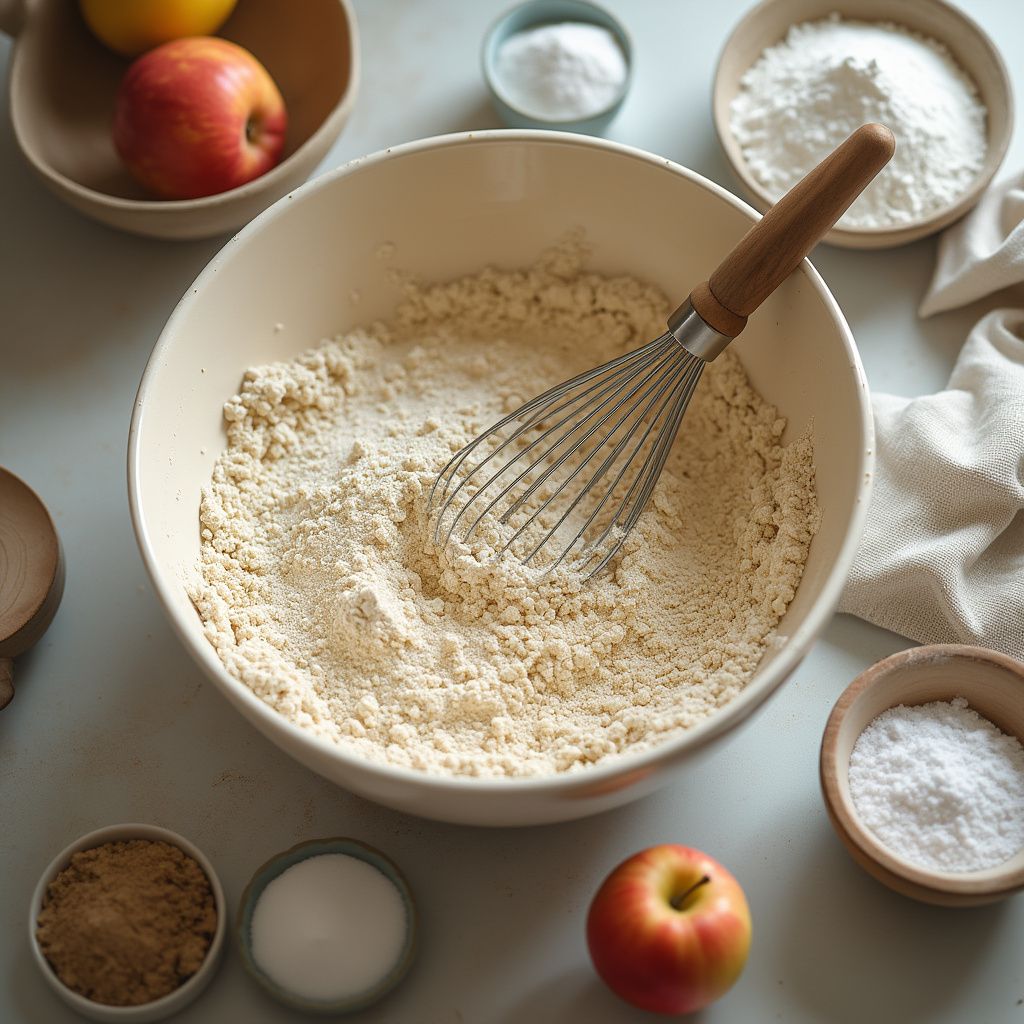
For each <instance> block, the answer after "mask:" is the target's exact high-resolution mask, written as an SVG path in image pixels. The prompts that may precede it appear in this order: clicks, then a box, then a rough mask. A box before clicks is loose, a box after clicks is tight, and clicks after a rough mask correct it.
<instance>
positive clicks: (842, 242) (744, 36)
mask: <svg viewBox="0 0 1024 1024" xmlns="http://www.w3.org/2000/svg"><path fill="white" fill-rule="evenodd" d="M835 12H838V13H839V14H840V15H841V16H842V17H843V18H847V19H855V20H861V21H889V22H896V23H898V24H900V25H903V26H905V27H906V28H909V29H912V30H913V31H915V32H919V33H921V34H922V35H926V36H930V37H931V38H932V39H936V40H938V41H939V42H941V43H943V44H944V45H945V46H947V47H948V48H949V51H950V53H951V54H952V55H953V57H954V59H955V60H956V61H957V63H958V64H959V65H960V66H961V67H962V68H963V69H964V70H965V71H966V72H967V73H968V74H969V75H970V76H971V78H973V79H974V81H975V83H976V84H977V86H978V89H979V91H980V93H981V99H982V101H983V102H984V104H985V106H986V107H987V108H988V153H987V155H986V157H985V163H984V166H983V167H982V169H981V173H980V174H979V175H978V177H977V179H976V180H975V182H974V184H973V185H972V186H971V187H970V189H968V190H967V192H965V193H964V194H963V195H962V196H961V197H960V198H959V199H958V200H957V201H956V202H955V203H953V204H952V205H950V206H947V207H946V208H945V209H942V210H939V211H938V212H937V213H934V214H931V215H930V216H928V217H925V218H922V219H920V220H916V221H910V222H908V223H907V224H904V225H901V226H899V227H897V228H833V229H832V230H831V231H830V232H829V233H828V234H827V235H826V236H825V241H826V242H828V243H830V244H832V245H837V246H841V247H843V248H846V249H886V248H891V247H893V246H897V245H904V244H905V243H907V242H913V241H915V240H916V239H918V238H924V237H926V236H927V235H931V234H934V233H935V232H936V231H940V230H941V229H942V228H944V227H946V226H947V225H949V224H952V223H953V221H955V220H958V219H959V218H960V217H962V216H963V215H964V214H965V213H967V211H968V210H970V209H971V208H972V207H973V206H974V205H975V204H976V203H977V202H978V200H979V199H980V198H981V194H982V192H984V191H985V189H986V188H987V187H988V185H989V182H991V180H992V178H993V177H994V176H995V173H996V171H997V170H998V169H999V166H1000V164H1001V163H1002V162H1003V157H1005V156H1006V150H1007V147H1008V146H1009V144H1010V136H1011V135H1012V134H1013V91H1012V87H1011V85H1010V76H1009V73H1008V72H1007V70H1006V65H1005V64H1004V63H1003V59H1002V57H1001V55H1000V53H999V50H998V49H997V48H996V46H995V44H994V43H993V42H992V40H991V39H990V38H989V37H988V36H987V35H986V34H985V32H984V31H982V29H981V28H980V27H979V26H978V25H977V23H976V22H974V21H973V20H971V18H969V17H968V16H967V15H966V14H964V13H963V12H962V11H960V10H958V9H957V8H956V7H953V6H952V5H951V4H948V3H945V2H944V0H901V2H900V3H898V4H894V3H893V2H892V0H840V2H833V0H763V2H762V3H759V4H757V5H756V6H755V7H753V8H752V9H751V10H750V11H749V12H748V14H747V15H746V16H745V17H744V18H743V19H742V20H741V21H740V22H739V24H738V25H737V26H736V28H735V29H733V31H732V34H731V35H730V36H729V38H728V40H727V41H726V44H725V46H724V48H723V49H722V53H721V56H720V57H719V60H718V68H717V69H716V71H715V83H714V91H713V95H712V113H713V116H714V121H715V129H716V131H717V132H718V138H719V140H720V141H721V143H722V148H723V149H724V150H725V155H726V157H727V158H728V160H729V164H730V166H731V167H732V169H733V172H734V173H735V174H736V177H737V178H739V179H740V181H741V182H742V183H743V186H744V188H745V189H746V191H747V194H748V195H749V197H750V201H751V202H752V203H753V204H754V206H756V207H757V208H758V209H759V210H760V211H761V212H762V213H763V212H764V211H765V210H767V209H768V208H769V207H770V206H771V205H772V204H773V203H774V201H775V199H776V198H777V197H775V196H772V195H771V194H770V193H769V192H767V191H766V190H765V188H764V186H763V185H762V184H761V183H760V182H759V181H758V180H757V179H756V178H755V177H754V175H753V174H752V173H751V171H750V169H749V168H748V167H747V163H746V161H745V160H744V158H743V152H742V150H741V149H740V146H739V143H738V142H737V141H736V139H735V138H734V137H733V134H732V132H731V131H730V129H729V106H730V104H731V103H732V100H733V98H734V97H735V96H736V94H737V92H739V88H740V78H741V77H742V76H743V74H744V73H745V72H746V70H747V69H748V68H749V67H750V66H751V65H752V64H754V63H755V62H756V61H757V59H758V57H760V56H761V54H762V53H763V52H764V50H765V49H767V47H769V46H773V45H774V44H775V43H777V42H779V40H781V39H782V38H784V36H785V35H786V33H787V32H788V31H789V28H790V27H791V26H792V25H795V24H797V23H799V22H804V21H815V20H820V19H821V18H826V17H828V16H829V15H830V14H832V13H835ZM890 127H891V126H890ZM896 144H897V146H899V139H898V138H897V140H896Z"/></svg>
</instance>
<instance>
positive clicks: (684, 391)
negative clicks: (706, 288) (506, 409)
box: [428, 333, 704, 578]
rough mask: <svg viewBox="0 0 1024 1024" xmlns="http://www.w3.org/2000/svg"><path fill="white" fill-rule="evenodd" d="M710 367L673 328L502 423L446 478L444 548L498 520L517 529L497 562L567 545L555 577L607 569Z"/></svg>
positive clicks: (439, 524) (438, 496) (465, 452)
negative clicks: (564, 571)
mask: <svg viewBox="0 0 1024 1024" xmlns="http://www.w3.org/2000/svg"><path fill="white" fill-rule="evenodd" d="M703 366H704V363H703V360H701V359H699V358H697V357H695V356H693V355H691V354H690V353H689V352H688V351H687V350H686V349H685V348H683V347H682V345H681V344H679V342H678V341H677V339H676V338H675V337H673V335H672V334H670V333H666V334H663V335H661V336H659V337H658V338H655V339H654V340H653V341H651V342H648V343H647V344H646V345H643V346H641V347H640V348H638V349H635V350H634V351H632V352H628V353H626V354H625V355H622V356H619V357H618V358H616V359H612V360H610V361H608V362H606V363H603V364H602V365H600V366H597V367H594V368H593V369H591V370H587V371H586V372H585V373H581V374H579V375H577V376H576V377H573V378H571V379H570V380H567V381H564V382H563V383H561V384H558V385H555V386H554V387H552V388H549V389H548V390H547V391H545V392H544V393H543V394H542V395H538V396H537V397H536V398H534V399H532V400H531V401H529V402H526V403H525V404H524V405H522V406H520V407H519V408H518V409H516V410H515V411H514V412H511V413H509V414H508V415H507V416H504V417H502V418H501V419H500V420H498V421H497V422H496V423H494V424H493V425H492V426H490V427H489V428H487V430H485V431H484V432H483V433H482V434H480V435H479V436H478V437H477V438H475V439H474V440H473V441H472V442H470V444H468V445H466V446H465V447H464V448H462V449H461V450H460V451H458V452H456V453H455V455H453V456H452V458H451V459H450V460H449V461H448V463H447V464H446V465H445V467H444V468H443V469H442V470H441V472H440V473H439V474H438V477H437V479H436V480H435V481H434V486H433V488H432V489H431V492H430V495H429V498H428V509H429V512H430V515H431V516H432V518H433V519H434V532H433V535H434V540H435V543H441V544H443V545H447V544H449V543H450V542H451V540H452V538H453V537H454V536H455V535H456V533H457V532H458V535H459V536H460V537H461V539H462V540H463V542H466V541H468V540H470V538H471V537H472V536H473V535H474V533H475V532H476V531H477V530H478V529H479V528H480V527H481V525H482V524H483V523H484V522H485V521H491V522H494V523H496V524H498V525H499V526H505V527H507V528H508V532H507V534H505V535H503V536H502V535H499V539H498V541H497V543H496V544H495V557H497V558H500V557H502V556H503V555H506V554H510V553H512V554H515V555H516V556H517V557H519V558H520V560H521V561H522V562H524V563H525V564H531V563H533V562H534V560H535V559H536V558H537V557H538V556H539V555H540V554H541V552H543V551H545V550H546V549H549V548H551V547H552V545H555V544H556V542H557V547H559V548H560V550H555V551H554V553H553V555H552V557H551V559H550V561H549V562H548V564H547V565H545V566H544V567H543V568H544V571H545V572H551V571H554V570H555V569H556V568H558V567H559V566H561V565H563V564H567V565H570V566H572V567H573V568H574V569H576V570H578V571H581V572H585V575H586V577H587V578H589V577H590V576H592V575H594V574H595V573H596V572H599V571H600V570H601V569H602V568H603V567H604V566H605V565H607V563H608V561H610V559H611V558H612V557H614V555H615V553H616V551H618V549H619V547H620V546H621V543H622V540H623V539H624V537H625V534H626V533H628V531H629V529H631V528H632V526H633V525H634V524H635V522H636V520H637V519H638V518H639V515H640V513H641V512H642V511H643V505H645V504H646V503H647V501H648V500H649V499H650V497H651V494H652V493H653V490H654V484H655V483H656V481H657V476H658V474H660V472H661V470H662V468H663V467H664V464H665V460H666V459H667V457H668V453H669V450H670V449H671V446H672V442H673V440H674V439H675V436H676V433H677V432H678V429H679V424H680V422H681V420H682V415H683V413H684V412H685V409H686V405H687V404H688V403H689V400H690V397H691V396H692V394H693V389H694V387H695V386H696V383H697V380H698V378H699V377H700V373H701V370H702V369H703ZM474 454H476V455H477V456H478V457H477V458H475V459H474V458H473V455H474ZM503 456H504V457H503ZM485 471H486V472H485ZM607 481H610V483H608V482H607ZM602 482H605V486H604V487H603V489H602V488H600V487H599V485H600V484H602ZM614 497H618V499H619V500H618V501H617V502H616V503H615V505H614V506H611V505H610V504H609V503H610V502H611V501H612V499H613V498H614ZM592 533H594V534H597V536H593V537H592V536H591V534H592ZM570 556H572V557H571V558H570ZM595 559H596V560H597V561H598V565H597V567H596V568H593V569H588V567H589V566H590V565H591V564H592V563H593V562H594V561H595Z"/></svg>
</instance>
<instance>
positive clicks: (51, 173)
mask: <svg viewBox="0 0 1024 1024" xmlns="http://www.w3.org/2000/svg"><path fill="white" fill-rule="evenodd" d="M338 2H339V3H340V4H341V5H342V6H343V7H344V8H345V17H346V20H347V22H348V26H349V33H350V39H351V38H352V35H351V34H352V33H353V32H354V31H355V25H356V19H355V12H354V11H353V10H352V4H351V0H338ZM17 55H18V46H17V40H15V45H14V52H13V54H12V58H11V62H10V69H9V71H8V75H7V84H8V90H10V87H11V85H12V84H13V82H14V62H15V60H16V59H17ZM359 74H360V68H359V46H358V45H351V46H350V47H349V81H348V87H347V88H346V89H345V92H344V93H343V94H342V96H341V99H340V100H338V102H337V103H336V104H335V105H334V106H333V107H332V108H331V111H330V113H329V114H328V115H327V116H326V117H325V118H324V119H323V121H322V122H321V123H320V125H319V127H318V128H317V129H316V131H315V132H313V134H312V135H310V136H309V138H307V139H306V140H305V141H304V142H303V143H302V145H301V146H299V147H298V149H296V150H295V152H293V153H289V154H288V156H287V157H285V159H284V160H282V161H281V162H280V163H278V164H275V165H274V166H273V167H271V168H270V170H269V171H266V172H265V173H264V174H261V175H260V176H259V177H258V178H253V180H252V181H247V182H246V183H245V184H244V185H239V186H238V187H237V188H230V189H228V190H227V191H226V192H215V193H214V194H213V195H210V196H200V197H199V198H197V199H127V198H125V197H124V196H115V195H111V194H110V193H108V192H100V191H99V190H98V189H94V188H90V187H89V186H88V185H83V184H82V183H81V182H78V181H75V180H74V179H73V178H69V177H68V176H67V175H65V174H61V172H60V171H58V170H55V169H54V168H53V167H51V166H50V165H49V164H47V163H43V162H42V161H40V160H38V159H37V158H36V154H35V152H33V151H32V150H31V148H26V147H25V146H24V145H22V141H21V132H20V131H19V130H18V118H17V117H16V116H14V104H13V103H12V104H11V111H10V114H11V123H12V127H13V129H14V134H15V136H16V137H17V141H18V149H19V151H20V152H21V153H22V154H23V156H24V157H25V159H26V160H28V161H29V162H30V163H31V164H32V166H33V167H34V168H35V169H36V171H38V173H39V174H41V175H42V176H43V177H44V178H48V179H49V180H50V181H52V182H54V183H56V184H57V185H60V186H63V187H64V188H66V189H68V190H69V191H71V192H75V193H77V194H78V195H80V196H83V197H84V198H87V199H91V200H96V201H99V202H102V203H103V204H104V205H105V206H109V207H111V208H114V209H119V210H133V211H140V212H157V211H160V212H163V213H172V212H173V211H175V210H180V209H185V208H187V209H188V210H201V209H203V208H204V207H213V206H220V205H221V204H223V203H224V202H229V201H233V200H236V199H244V198H246V197H247V196H251V195H253V194H254V193H259V192H262V191H264V190H265V189H266V187H267V186H268V185H272V184H273V183H274V182H275V181H277V180H278V179H279V178H281V177H283V176H284V175H286V174H287V173H288V172H289V170H290V169H291V167H292V166H293V164H294V163H295V161H296V159H297V158H298V157H299V156H301V154H302V153H304V152H305V151H306V150H307V149H309V148H310V147H312V146H314V145H315V144H316V142H317V141H318V140H319V139H320V138H322V137H323V136H324V135H325V134H327V133H329V132H331V131H333V130H334V124H335V123H336V122H337V121H338V120H339V119H341V120H343V119H344V118H346V117H347V116H348V113H349V111H350V110H351V109H352V107H353V105H354V104H355V101H356V95H357V94H358V92H359Z"/></svg>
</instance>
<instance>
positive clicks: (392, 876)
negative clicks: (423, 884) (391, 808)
mask: <svg viewBox="0 0 1024 1024" xmlns="http://www.w3.org/2000/svg"><path fill="white" fill-rule="evenodd" d="M323 854H342V855H344V856H348V857H355V858H356V859H357V860H361V861H363V862H364V863H366V864H369V865H370V866H371V867H374V868H376V869H377V870H378V871H379V872H380V873H381V874H382V875H384V877H385V878H387V879H388V880H389V881H390V882H391V883H392V884H393V885H394V886H395V888H396V889H397V890H398V892H399V894H400V895H401V897H402V902H403V903H404V904H405V909H406V914H407V925H408V926H407V929H406V936H405V945H404V946H403V947H402V952H401V953H400V954H399V957H398V960H397V961H396V962H395V965H394V967H392V968H391V970H390V971H388V973H387V974H386V975H385V976H384V977H383V978H382V979H381V980H380V981H379V982H378V983H377V984H376V985H374V986H372V987H371V988H368V989H366V990H365V991H363V992H359V993H357V994H356V995H353V996H348V997H347V998H345V999H341V1000H335V1001H331V1002H322V1001H320V1000H314V999H306V998H304V997H303V996H301V995H298V994H296V993H294V992H290V991H289V990H288V989H285V988H282V987H281V986H280V985H278V984H277V983H276V982H275V981H273V980H272V979H271V978H270V977H268V976H267V975H266V974H265V973H264V972H263V971H262V970H261V969H260V967H259V965H258V964H257V963H256V960H255V958H254V957H253V954H252V914H253V910H254V909H255V907H256V904H257V902H258V901H259V898H260V896H262V895H263V890H264V889H265V888H266V887H267V886H268V885H269V884H270V883H271V882H272V881H273V880H274V879H275V878H277V877H278V876H279V875H281V874H283V873H284V872H285V871H287V870H288V869H289V868H291V867H294V866H295V865H296V864H299V863H301V862H302V861H304V860H308V859H309V858H310V857H319V856H321V855H323ZM416 932H417V916H416V904H415V901H414V900H413V897H412V890H411V889H410V888H409V883H408V882H407V881H406V880H405V876H404V875H403V874H402V872H401V871H400V870H399V869H398V866H397V865H396V864H395V863H394V861H392V860H391V859H390V858H389V857H387V856H385V855H384V854H383V853H381V852H380V850H377V849H375V848H374V847H372V846H368V845H367V844H366V843H362V842H360V841H359V840H358V839H348V838H345V837H339V838H330V839H310V840H308V841H306V842H303V843H299V844H297V845H296V846H293V847H291V848H290V849H288V850H285V851H284V852H283V853H279V854H277V855H276V856H274V857H271V858H270V860H268V861H267V862H266V863H265V864H263V865H261V866H260V867H259V868H257V869H256V872H255V874H254V875H253V876H252V878H251V879H250V881H249V884H248V885H247V886H246V887H245V891H244V892H243V893H242V899H241V902H240V903H239V905H238V916H237V919H236V921H235V937H236V938H237V940H238V951H239V954H240V956H241V958H242V965H243V966H244V967H245V969H246V971H248V973H249V975H250V976H251V977H252V978H253V979H254V980H255V981H256V982H257V984H259V985H260V986H261V987H262V988H263V989H264V990H265V991H266V992H267V993H269V994H270V995H271V996H272V997H273V998H274V999H276V1000H277V1001H278V1002H280V1003H283V1004H284V1005H285V1006H290V1007H292V1008H293V1009H296V1010H303V1011H305V1012H306V1013H318V1014H335V1015H337V1014H345V1013H355V1012H356V1011H357V1010H364V1009H366V1007H368V1006H371V1005H372V1004H373V1003H376V1002H377V1001H378V1000H381V999H383V998H384V997H385V996H386V995H387V994H388V993H389V992H391V991H393V990H394V989H395V988H397V987H398V985H399V984H400V983H401V982H402V980H403V979H404V978H405V976H406V974H408V972H409V968H410V967H411V966H412V962H413V960H414V959H415V957H416Z"/></svg>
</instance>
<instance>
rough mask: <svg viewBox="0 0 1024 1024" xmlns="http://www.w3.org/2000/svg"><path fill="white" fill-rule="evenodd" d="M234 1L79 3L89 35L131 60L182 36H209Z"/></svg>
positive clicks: (112, 0) (115, 0) (103, 0)
mask: <svg viewBox="0 0 1024 1024" xmlns="http://www.w3.org/2000/svg"><path fill="white" fill-rule="evenodd" d="M236 2H237V0H80V3H81V7H82V15H83V16H84V18H85V21H86V24H87V25H88V26H89V28H91V29H92V31H93V34H94V35H95V36H96V37H97V39H99V40H100V41H101V42H103V43H106V45H107V46H109V47H110V48H111V49H112V50H116V51H117V52H118V53H120V54H122V55H123V56H125V57H134V56H136V55H137V54H140V53H143V52H145V51H146V50H150V49H152V48H153V47H154V46H159V45H160V44H161V43H166V42H169V41H170V40H172V39H181V38H182V37H183V36H208V35H212V34H213V33H214V32H216V31H217V29H219V28H220V27H221V25H223V24H224V22H225V21H227V19H228V15H229V14H230V13H231V12H232V10H233V9H234V6H235V3H236Z"/></svg>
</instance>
